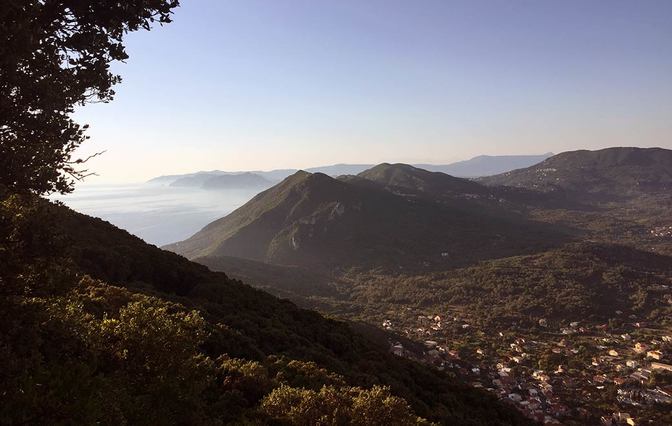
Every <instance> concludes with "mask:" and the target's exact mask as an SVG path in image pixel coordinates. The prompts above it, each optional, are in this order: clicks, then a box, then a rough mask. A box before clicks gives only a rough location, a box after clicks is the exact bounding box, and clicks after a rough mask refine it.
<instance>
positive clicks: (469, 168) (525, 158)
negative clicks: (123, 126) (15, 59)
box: [148, 153, 553, 189]
mask: <svg viewBox="0 0 672 426" xmlns="http://www.w3.org/2000/svg"><path fill="white" fill-rule="evenodd" d="M551 155H553V154H551V153H548V154H543V155H504V156H489V155H481V156H478V157H475V158H472V159H471V160H467V161H460V162H457V163H452V164H447V165H435V164H420V165H416V167H419V168H421V169H425V170H428V171H434V172H442V173H446V174H449V175H453V176H457V177H469V178H471V177H479V176H489V175H494V174H498V173H504V172H508V171H511V170H514V169H519V168H523V167H528V166H532V165H534V164H537V163H539V162H541V161H543V160H545V159H546V158H548V157H550V156H551ZM373 166H374V164H334V165H330V166H322V167H311V168H308V169H305V171H307V172H309V173H324V174H326V175H329V176H333V177H336V176H342V175H356V174H359V173H361V172H363V171H365V170H368V169H370V168H372V167H373ZM297 171H298V170H297V169H278V170H271V171H258V170H256V171H248V172H226V171H221V170H212V171H201V172H196V173H188V174H182V175H168V176H159V177H156V178H153V179H151V180H149V181H148V183H150V184H155V185H169V186H179V187H208V188H210V189H212V188H218V187H223V188H227V189H228V188H232V187H236V182H237V180H236V179H235V178H221V176H238V175H246V178H245V179H241V180H240V184H241V185H242V187H245V185H248V184H249V183H250V182H252V179H254V180H255V181H256V185H257V186H259V187H264V186H266V187H269V186H271V184H272V183H277V182H279V181H281V180H282V179H285V178H287V177H289V176H291V175H292V174H294V173H296V172H297ZM250 175H256V176H258V177H259V178H261V179H264V180H265V181H267V182H265V181H263V180H261V179H259V178H257V177H252V176H250ZM214 177H217V178H218V179H219V181H220V182H226V183H225V184H223V185H221V186H220V185H217V184H215V183H214V182H217V181H213V183H211V184H206V183H205V182H207V181H209V180H210V179H212V178H214ZM248 187H249V186H248Z"/></svg>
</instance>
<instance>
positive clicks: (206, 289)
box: [0, 193, 525, 425]
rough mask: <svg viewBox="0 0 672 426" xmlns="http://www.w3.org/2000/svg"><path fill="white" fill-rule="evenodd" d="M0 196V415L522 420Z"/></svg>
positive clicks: (28, 203)
mask: <svg viewBox="0 0 672 426" xmlns="http://www.w3.org/2000/svg"><path fill="white" fill-rule="evenodd" d="M2 200H3V202H2V205H1V207H2V210H0V213H2V214H1V215H0V219H1V220H0V225H1V226H2V231H3V233H2V234H1V235H3V236H4V237H3V239H2V240H1V241H0V244H1V247H0V248H1V249H2V251H3V253H5V254H6V255H3V257H2V262H3V264H2V271H3V274H2V277H3V281H4V283H3V287H2V288H3V293H2V298H1V299H0V301H1V302H2V305H3V306H2V309H1V310H0V312H1V314H0V315H1V316H2V321H0V327H1V328H2V335H3V336H5V337H4V340H3V346H2V351H0V360H1V361H2V363H3V365H5V366H12V368H10V369H5V370H4V373H3V374H2V375H1V376H0V380H1V381H2V388H3V390H5V392H3V393H2V394H1V395H0V402H1V403H0V407H1V408H0V418H2V419H3V421H8V422H9V423H20V422H28V423H32V422H33V421H37V419H39V422H40V423H51V424H53V423H54V422H56V423H58V422H59V421H60V420H59V419H68V420H69V421H74V422H77V423H97V422H100V421H103V422H115V423H125V422H128V423H133V424H176V423H188V424H210V423H213V422H214V423H217V422H219V423H221V422H245V421H247V422H254V423H255V424H264V423H269V424H277V422H286V423H289V424H306V423H313V422H314V421H317V419H318V418H320V417H321V416H326V417H324V418H327V419H332V418H333V419H334V420H333V421H336V422H353V423H362V424H363V423H370V422H373V423H379V424H400V425H401V424H417V423H422V422H423V421H422V420H420V419H418V418H417V417H416V414H414V412H415V413H417V415H420V416H423V417H425V418H428V419H430V420H436V421H441V422H445V423H449V424H473V425H480V424H493V425H495V424H525V420H523V419H522V418H521V417H520V416H519V415H518V414H516V413H515V412H514V411H512V410H511V409H509V408H505V407H504V406H501V405H499V404H498V403H497V402H495V400H494V399H493V398H492V397H490V396H487V395H486V394H484V393H481V392H478V391H474V390H471V389H469V388H467V387H464V386H462V385H460V384H459V383H457V382H455V381H453V380H451V379H449V378H448V377H446V376H445V375H444V374H442V373H440V372H437V371H432V370H430V369H428V368H427V367H423V366H421V365H419V364H416V363H413V362H410V361H407V360H404V359H401V358H397V357H394V356H393V355H391V354H388V353H387V347H379V346H377V344H374V343H372V342H370V341H368V340H367V339H366V338H364V337H362V336H360V335H358V334H357V333H355V332H353V331H351V330H350V328H349V326H348V325H347V324H345V323H342V322H338V321H333V320H326V319H324V318H322V317H321V316H320V315H318V314H316V313H314V312H309V311H304V310H301V309H298V308H296V307H295V306H294V305H293V304H291V303H289V302H285V301H280V300H278V299H276V298H274V297H273V296H270V295H268V294H266V293H263V292H261V291H259V290H254V289H252V288H251V287H248V286H246V285H245V284H243V283H241V282H239V281H235V280H232V279H229V278H228V277H227V276H226V275H224V274H222V273H214V272H210V271H209V270H207V269H206V268H205V267H202V266H200V265H197V264H194V263H191V262H189V261H187V260H186V259H184V258H182V257H180V256H177V255H174V254H171V253H168V252H165V251H162V250H160V249H158V248H156V247H153V246H149V245H147V244H145V243H144V242H142V241H141V240H139V239H137V238H135V237H133V236H131V235H130V234H128V233H126V232H125V231H122V230H119V229H117V228H115V227H114V226H112V225H110V224H108V223H106V222H103V221H101V220H98V219H93V218H90V217H87V216H84V215H81V214H77V213H75V212H73V211H71V210H69V209H67V208H64V207H60V206H55V205H53V204H50V203H48V202H46V201H43V200H38V199H36V198H33V197H26V196H16V195H11V194H7V193H3V194H2ZM5 231H6V232H5ZM26 235H30V236H32V237H31V238H23V237H25V236H26ZM7 237H9V238H7ZM38 283H39V285H38ZM65 383H67V391H66V390H64V389H63V387H62V386H63V385H64V384H65ZM377 385H381V386H389V389H388V388H385V387H379V386H377ZM372 386H373V387H372ZM390 392H391V393H392V394H393V395H396V396H392V395H391V394H390ZM337 395H338V396H337ZM401 398H404V399H405V401H408V403H410V407H409V406H408V405H407V403H406V402H405V401H404V399H401ZM311 404H317V405H315V408H314V409H312V411H309V412H306V411H303V408H300V407H304V406H305V407H307V406H309V405H311ZM374 413H375V414H374ZM367 416H371V417H367ZM367 419H368V420H367Z"/></svg>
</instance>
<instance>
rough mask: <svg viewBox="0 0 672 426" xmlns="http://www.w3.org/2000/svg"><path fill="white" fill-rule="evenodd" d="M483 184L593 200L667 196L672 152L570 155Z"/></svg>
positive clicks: (614, 150) (619, 150) (612, 151)
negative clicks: (651, 195)
mask: <svg viewBox="0 0 672 426" xmlns="http://www.w3.org/2000/svg"><path fill="white" fill-rule="evenodd" d="M479 181H480V182H482V183H484V184H487V185H505V186H514V187H519V188H527V189H533V190H538V191H543V192H549V191H567V192H570V193H578V194H583V195H591V196H593V197H598V196H600V195H603V196H610V197H624V196H636V195H641V194H651V193H663V192H669V191H670V190H672V151H671V150H667V149H662V148H607V149H602V150H598V151H586V150H582V151H570V152H564V153H562V154H558V155H555V156H553V157H551V158H548V159H547V160H545V161H543V162H541V163H539V164H537V165H534V166H532V167H528V168H525V169H520V170H514V171H511V172H507V173H504V174H500V175H497V176H490V177H486V178H482V179H480V180H479ZM597 199H598V200H599V198H597Z"/></svg>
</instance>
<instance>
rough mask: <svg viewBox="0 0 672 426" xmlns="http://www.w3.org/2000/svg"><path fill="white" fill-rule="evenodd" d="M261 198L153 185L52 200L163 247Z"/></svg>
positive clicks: (101, 188) (87, 188)
mask: <svg viewBox="0 0 672 426" xmlns="http://www.w3.org/2000/svg"><path fill="white" fill-rule="evenodd" d="M257 192H258V191H257V190H243V189H238V190H218V191H208V190H204V189H199V188H179V187H170V186H158V185H149V184H125V185H80V186H78V187H77V190H76V191H75V192H74V193H72V194H68V195H65V196H64V195H59V196H53V197H52V198H53V199H57V200H60V201H62V202H64V203H65V204H66V205H67V206H68V207H70V208H72V209H74V210H76V211H78V212H80V213H84V214H87V215H90V216H95V217H99V218H101V219H103V220H106V221H108V222H110V223H112V224H113V225H116V226H118V227H120V228H122V229H125V230H127V231H128V232H130V233H131V234H134V235H136V236H138V237H140V238H142V239H143V240H145V241H147V242H148V243H151V244H155V245H157V246H162V245H165V244H168V243H172V242H175V241H180V240H183V239H185V238H188V237H190V236H191V235H193V234H194V233H195V232H197V231H198V230H200V229H201V228H202V227H204V226H205V225H207V224H208V223H210V222H212V221H213V220H215V219H218V218H220V217H223V216H225V215H227V214H228V213H230V212H232V211H233V210H235V209H236V208H238V207H240V206H241V205H243V204H244V203H245V202H247V201H248V200H249V199H250V198H252V197H253V196H254V195H255V194H256V193H257Z"/></svg>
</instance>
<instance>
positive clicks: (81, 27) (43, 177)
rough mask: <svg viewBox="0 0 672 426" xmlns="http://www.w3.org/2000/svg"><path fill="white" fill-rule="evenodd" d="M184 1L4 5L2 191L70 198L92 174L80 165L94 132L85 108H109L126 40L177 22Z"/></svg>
mask: <svg viewBox="0 0 672 426" xmlns="http://www.w3.org/2000/svg"><path fill="white" fill-rule="evenodd" d="M178 5H179V1H178V0H124V1H117V0H96V1H80V0H0V185H4V186H6V187H7V188H9V189H10V190H13V191H16V192H32V193H37V194H45V193H51V192H61V193H66V192H70V191H72V189H73V185H74V183H75V181H77V180H80V179H82V178H84V177H85V176H86V175H87V174H88V172H87V171H86V170H85V169H83V166H82V164H83V163H84V162H85V161H86V159H73V157H72V155H73V151H74V150H75V149H76V148H77V147H78V146H79V145H80V144H81V143H82V142H83V141H84V140H86V138H87V136H85V134H84V131H85V130H86V127H87V126H82V125H80V124H78V123H76V122H74V121H73V120H72V118H71V114H72V112H73V109H74V107H75V106H77V105H83V104H86V103H87V102H107V101H110V100H111V99H112V97H113V96H114V91H113V90H112V88H113V86H114V85H115V84H116V83H118V82H119V81H121V78H120V77H119V76H117V75H114V74H113V73H111V72H110V63H111V62H113V61H123V60H125V59H127V58H128V55H127V54H126V52H125V50H124V45H123V44H122V41H123V37H124V35H125V34H127V33H128V32H131V31H136V30H139V29H146V30H149V29H150V28H151V26H152V24H153V23H160V24H163V23H168V22H170V21H171V10H172V9H173V8H175V7H177V6H178Z"/></svg>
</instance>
